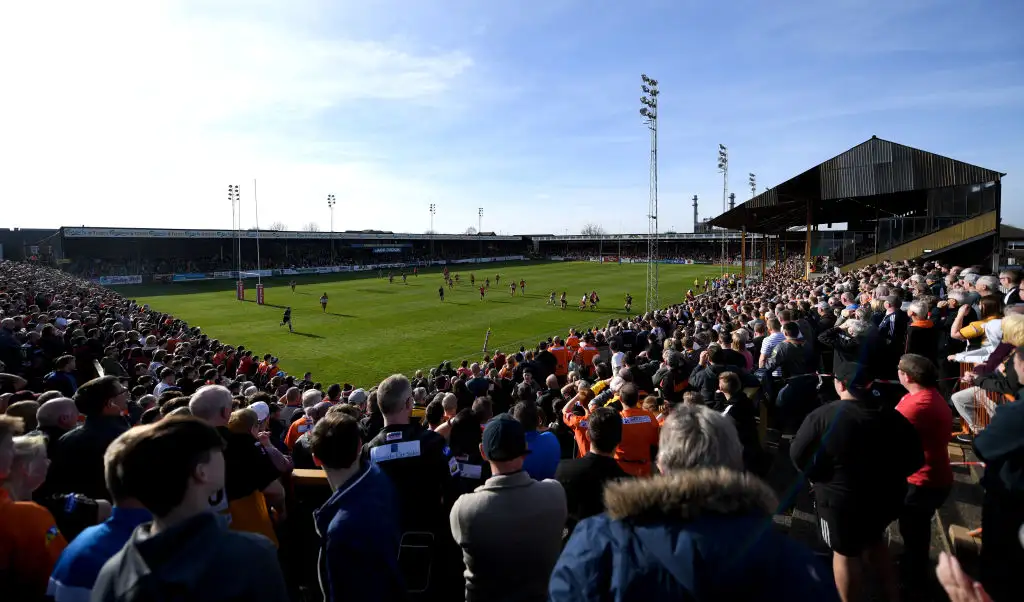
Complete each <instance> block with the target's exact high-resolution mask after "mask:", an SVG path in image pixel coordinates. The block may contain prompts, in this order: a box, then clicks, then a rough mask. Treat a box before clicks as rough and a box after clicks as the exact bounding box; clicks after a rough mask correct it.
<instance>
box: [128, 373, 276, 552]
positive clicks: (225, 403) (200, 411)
mask: <svg viewBox="0 0 1024 602" xmlns="http://www.w3.org/2000/svg"><path fill="white" fill-rule="evenodd" d="M188 409H189V410H190V411H191V413H192V416H195V417H196V418H198V419H200V420H202V421H203V422H205V423H206V424H208V425H209V426H212V427H214V428H215V429H216V430H217V432H218V433H219V434H220V436H221V437H222V438H223V439H224V442H225V444H224V449H223V453H222V455H223V457H224V471H225V477H224V486H223V488H222V489H221V490H219V491H217V492H215V495H211V496H210V499H209V503H210V510H211V511H213V512H214V513H217V514H223V515H227V516H229V517H230V526H231V529H232V530H234V531H245V532H249V533H258V534H260V535H263V536H265V537H267V538H268V539H269V540H270V541H271V542H273V543H274V544H275V545H276V544H277V536H276V535H275V534H274V529H273V525H272V524H271V519H270V511H269V508H268V506H271V507H278V508H283V507H284V487H283V486H282V485H281V482H280V481H278V478H279V477H280V476H281V471H280V470H278V468H277V467H276V466H274V463H273V460H271V457H270V455H269V454H268V452H267V449H266V447H265V446H263V445H260V444H258V443H257V442H256V441H253V436H252V434H250V433H246V432H243V433H238V434H236V433H233V432H231V430H230V429H229V428H228V422H229V420H230V419H231V392H230V391H228V390H227V389H226V388H224V387H223V386H221V385H204V386H203V387H200V388H199V390H198V391H196V392H195V394H194V395H193V396H192V399H191V401H189V405H188ZM165 420H166V419H165ZM157 424H159V423H157ZM140 499H141V498H140ZM147 508H149V506H147ZM150 510H151V511H152V510H153V509H152V508H150ZM154 514H155V512H154Z"/></svg>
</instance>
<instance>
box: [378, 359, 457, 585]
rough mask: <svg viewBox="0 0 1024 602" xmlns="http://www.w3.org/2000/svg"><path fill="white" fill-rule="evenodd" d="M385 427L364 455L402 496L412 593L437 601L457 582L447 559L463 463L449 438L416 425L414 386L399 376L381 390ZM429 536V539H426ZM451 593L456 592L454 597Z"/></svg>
mask: <svg viewBox="0 0 1024 602" xmlns="http://www.w3.org/2000/svg"><path fill="white" fill-rule="evenodd" d="M377 400H378V403H379V404H380V411H381V412H382V414H383V417H384V428H383V430H381V431H380V433H378V434H377V436H376V437H374V438H373V439H371V440H370V441H367V442H366V443H365V444H363V455H364V456H365V457H366V458H367V459H368V460H369V461H370V462H371V463H373V464H375V465H377V466H379V467H380V469H381V470H382V471H383V472H384V473H385V474H386V475H388V476H389V477H390V478H391V481H392V483H394V485H395V489H396V490H397V491H398V501H399V512H400V520H399V524H400V525H401V529H402V545H403V550H404V551H403V554H407V555H409V556H413V555H416V556H415V561H414V562H412V563H410V564H409V565H407V567H408V571H403V577H404V579H405V581H406V584H407V585H408V587H409V589H410V590H414V591H421V592H424V593H425V595H427V596H428V597H434V598H437V597H439V596H441V595H442V594H445V593H446V592H447V590H448V587H449V580H450V579H454V578H455V576H454V575H455V573H456V572H457V571H456V570H455V564H454V563H453V562H451V558H450V557H449V556H447V555H446V548H447V546H446V545H445V544H446V540H447V538H446V537H445V538H443V537H442V536H443V535H444V534H446V533H447V532H448V530H447V529H445V528H444V525H445V523H444V519H445V516H446V513H447V508H449V507H451V503H452V500H454V499H455V497H457V495H458V492H457V489H456V487H455V483H454V481H453V477H455V476H457V475H458V474H459V463H458V460H456V459H455V458H454V457H453V456H452V455H451V450H450V449H449V448H448V446H447V445H446V443H445V440H444V438H443V437H441V436H440V435H438V434H437V433H435V432H432V431H428V430H424V429H423V428H422V427H420V426H419V425H416V424H411V416H412V385H411V384H410V383H409V379H407V378H406V377H405V376H402V375H401V374H395V375H392V376H389V377H388V378H386V379H384V381H383V382H382V383H381V384H380V386H379V387H377ZM424 534H426V535H424ZM449 593H450V592H449Z"/></svg>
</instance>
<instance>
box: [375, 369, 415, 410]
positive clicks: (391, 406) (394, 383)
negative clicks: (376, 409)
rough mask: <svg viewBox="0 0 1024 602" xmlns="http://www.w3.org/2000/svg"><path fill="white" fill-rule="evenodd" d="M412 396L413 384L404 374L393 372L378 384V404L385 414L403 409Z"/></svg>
mask: <svg viewBox="0 0 1024 602" xmlns="http://www.w3.org/2000/svg"><path fill="white" fill-rule="evenodd" d="M410 397H412V384H410V383H409V379H408V378H406V377H405V375H403V374H392V375H391V376H389V377H387V378H385V379H384V381H383V382H381V383H380V385H378V386H377V405H378V406H380V413H381V414H384V415H385V416H387V415H389V414H395V413H398V412H400V411H401V410H402V408H403V407H404V406H405V404H406V403H407V402H408V401H409V398H410Z"/></svg>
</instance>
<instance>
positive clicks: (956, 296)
mask: <svg viewBox="0 0 1024 602" xmlns="http://www.w3.org/2000/svg"><path fill="white" fill-rule="evenodd" d="M947 296H948V297H949V298H950V299H952V300H954V301H956V302H957V304H958V305H963V304H965V303H967V293H965V292H964V291H951V292H950V293H949V295H947Z"/></svg>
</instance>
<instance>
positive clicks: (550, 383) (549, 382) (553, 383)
mask: <svg viewBox="0 0 1024 602" xmlns="http://www.w3.org/2000/svg"><path fill="white" fill-rule="evenodd" d="M544 384H545V385H546V386H547V388H549V389H557V388H558V377H557V376H555V375H554V374H548V377H547V378H546V379H544Z"/></svg>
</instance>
